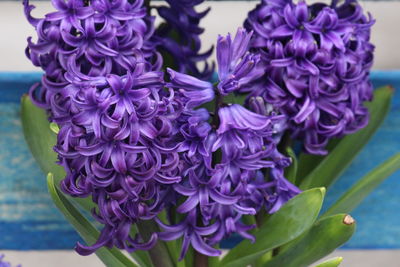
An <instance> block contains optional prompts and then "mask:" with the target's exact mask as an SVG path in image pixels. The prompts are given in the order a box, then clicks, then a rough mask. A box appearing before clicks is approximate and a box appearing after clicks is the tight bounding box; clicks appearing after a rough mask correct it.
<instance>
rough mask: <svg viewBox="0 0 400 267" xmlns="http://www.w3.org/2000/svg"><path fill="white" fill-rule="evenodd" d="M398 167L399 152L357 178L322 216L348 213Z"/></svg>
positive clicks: (399, 160) (399, 162) (399, 163)
mask: <svg viewBox="0 0 400 267" xmlns="http://www.w3.org/2000/svg"><path fill="white" fill-rule="evenodd" d="M399 168H400V153H399V154H396V155H394V156H393V157H391V158H390V159H388V160H386V161H385V162H384V163H382V164H381V165H380V166H378V167H376V168H375V169H374V170H372V171H371V172H370V173H368V174H367V175H366V176H364V177H363V178H362V179H360V180H358V181H357V182H356V184H355V185H353V186H352V187H351V188H350V189H349V190H348V191H347V192H346V193H344V194H343V195H342V196H341V197H340V198H339V200H338V201H337V202H336V203H335V204H333V205H332V206H331V207H330V208H329V209H328V210H327V211H326V213H325V214H324V215H323V216H329V215H332V214H336V213H349V212H351V211H352V210H353V209H354V208H356V207H357V206H358V205H359V204H360V203H361V201H363V200H364V198H366V197H367V196H368V195H369V194H370V193H371V192H372V191H373V190H374V189H375V188H376V187H377V186H378V185H379V184H380V183H382V182H383V181H384V180H385V179H386V178H387V177H389V176H390V175H391V174H392V173H394V172H395V171H397V170H398V169H399Z"/></svg>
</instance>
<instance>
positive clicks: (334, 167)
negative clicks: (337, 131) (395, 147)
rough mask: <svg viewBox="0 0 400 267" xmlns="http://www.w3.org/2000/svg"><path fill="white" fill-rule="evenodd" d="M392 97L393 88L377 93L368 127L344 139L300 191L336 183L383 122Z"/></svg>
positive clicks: (314, 170)
mask: <svg viewBox="0 0 400 267" xmlns="http://www.w3.org/2000/svg"><path fill="white" fill-rule="evenodd" d="M392 95H393V88H391V87H382V88H380V89H378V90H376V91H375V94H374V101H373V102H371V103H367V104H366V105H368V106H369V111H370V120H369V123H368V125H367V126H366V127H365V128H364V129H362V130H360V131H358V132H357V133H355V134H351V135H348V136H346V137H344V138H343V139H342V140H341V141H340V142H339V144H337V145H336V147H335V148H334V149H333V150H332V151H330V153H329V154H328V155H327V156H326V157H325V158H324V159H323V160H322V161H321V163H320V164H319V165H318V166H317V167H316V168H315V169H313V170H312V171H311V173H310V174H309V175H308V176H307V177H306V178H305V179H304V181H303V182H302V183H301V184H300V189H302V190H305V189H308V188H313V187H320V186H324V187H329V186H330V185H331V184H332V183H334V182H335V180H336V179H337V178H338V177H339V176H340V175H341V174H342V173H343V172H344V171H345V170H346V168H347V167H348V166H349V165H350V163H351V162H352V161H353V159H354V158H355V157H356V155H357V154H358V153H359V152H360V151H361V149H362V148H363V147H364V145H365V144H366V143H367V142H368V140H369V139H370V138H371V137H372V135H373V134H374V133H375V132H376V130H377V129H378V128H379V126H380V125H381V123H382V122H383V120H384V118H385V117H386V115H387V113H388V111H389V109H390V102H391V98H392Z"/></svg>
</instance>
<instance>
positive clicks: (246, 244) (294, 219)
mask: <svg viewBox="0 0 400 267" xmlns="http://www.w3.org/2000/svg"><path fill="white" fill-rule="evenodd" d="M324 195H325V189H324V188H314V189H310V190H307V191H304V192H302V193H301V194H299V195H297V196H296V197H294V198H292V199H291V200H289V201H288V202H287V203H286V204H285V205H284V206H283V207H282V208H281V209H280V210H279V211H277V212H276V213H274V214H272V215H271V216H270V217H269V218H268V220H266V221H265V222H264V224H263V225H262V226H261V228H260V229H259V230H257V231H256V232H255V233H254V235H255V237H256V241H255V243H254V244H251V242H250V241H248V240H244V241H242V242H240V243H239V244H238V245H237V246H236V247H234V248H233V249H232V250H230V251H229V252H228V254H227V255H226V256H225V257H224V258H223V259H222V261H221V266H227V267H235V266H237V267H243V266H246V265H248V264H250V263H252V262H254V261H255V260H256V259H257V258H259V257H261V256H262V255H264V254H265V253H266V252H268V251H270V250H272V249H274V248H276V247H279V246H281V245H283V244H285V243H287V242H289V241H291V240H293V239H295V238H296V237H298V236H300V235H301V234H302V233H303V232H305V231H306V230H308V229H309V228H310V227H311V226H312V224H313V223H314V222H315V220H316V218H317V216H318V213H319V211H320V209H321V205H322V201H323V199H324Z"/></svg>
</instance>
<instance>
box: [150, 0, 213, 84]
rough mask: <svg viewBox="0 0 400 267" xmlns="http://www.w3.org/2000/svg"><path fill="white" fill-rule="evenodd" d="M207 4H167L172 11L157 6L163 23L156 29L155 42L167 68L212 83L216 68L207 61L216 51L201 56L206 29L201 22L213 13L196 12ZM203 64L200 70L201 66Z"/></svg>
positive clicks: (183, 0)
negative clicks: (202, 40)
mask: <svg viewBox="0 0 400 267" xmlns="http://www.w3.org/2000/svg"><path fill="white" fill-rule="evenodd" d="M203 1H204V0H167V1H166V2H167V3H168V5H169V7H167V6H156V7H155V8H156V9H157V12H158V14H159V15H160V17H161V18H163V19H164V22H163V23H162V24H161V25H160V26H159V27H158V28H157V30H156V32H155V34H154V36H153V38H152V40H153V41H154V43H155V44H156V47H157V49H158V50H159V51H160V52H161V53H163V55H165V56H166V57H164V60H165V63H166V66H167V67H170V68H174V69H176V70H177V71H179V72H181V73H187V74H190V75H193V76H194V77H197V78H202V79H205V80H207V79H210V78H211V76H212V74H213V71H214V67H213V66H209V65H208V63H207V61H206V60H207V58H208V57H209V56H210V55H211V53H212V51H213V48H212V47H211V48H210V49H209V50H208V51H206V52H204V53H201V52H200V49H201V41H200V35H201V34H202V33H203V31H204V29H203V28H201V27H200V21H201V19H202V18H204V17H205V16H206V15H207V14H208V12H209V11H210V9H209V8H208V9H206V10H205V11H202V12H197V11H196V10H195V7H196V6H197V5H199V4H201V3H202V2H203ZM199 62H202V63H203V64H204V69H203V70H200V69H199V66H198V63H199Z"/></svg>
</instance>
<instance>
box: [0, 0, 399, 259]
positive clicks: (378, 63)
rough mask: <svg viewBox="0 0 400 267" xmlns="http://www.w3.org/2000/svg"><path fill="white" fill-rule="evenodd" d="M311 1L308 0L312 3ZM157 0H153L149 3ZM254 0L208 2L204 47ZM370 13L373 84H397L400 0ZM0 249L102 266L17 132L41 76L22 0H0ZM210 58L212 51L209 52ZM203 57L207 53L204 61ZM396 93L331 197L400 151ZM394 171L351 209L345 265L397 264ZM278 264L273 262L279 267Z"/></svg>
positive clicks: (45, 6)
mask: <svg viewBox="0 0 400 267" xmlns="http://www.w3.org/2000/svg"><path fill="white" fill-rule="evenodd" d="M311 2H314V1H307V3H311ZM32 4H34V5H36V6H37V9H36V10H34V12H33V15H34V16H35V17H42V16H43V15H44V14H45V13H47V12H49V11H52V10H53V9H54V8H53V7H52V6H51V3H50V2H49V1H40V2H38V1H32ZM154 4H157V2H154ZM256 4H257V1H207V2H205V3H204V4H202V5H201V6H200V8H199V9H200V10H203V9H205V8H207V7H209V6H210V7H211V11H210V13H209V15H208V16H207V17H206V18H205V19H204V20H203V22H202V24H201V25H202V26H203V28H205V32H204V34H203V35H202V40H203V50H204V51H205V50H207V49H208V48H209V47H210V46H211V45H212V44H214V42H215V40H216V38H217V36H218V34H226V33H228V32H231V33H234V32H235V31H236V29H237V27H238V26H241V25H242V23H243V21H244V19H245V17H246V16H247V12H248V11H250V10H251V9H253V8H254V6H255V5H256ZM362 6H363V7H364V10H366V11H369V12H371V13H372V14H373V17H374V18H375V19H376V25H375V26H374V27H373V33H372V41H373V43H374V44H375V45H376V53H375V65H374V70H375V71H374V72H373V73H372V78H373V81H374V84H375V85H376V86H379V85H384V84H388V83H389V84H392V85H394V86H395V87H397V88H398V90H400V1H398V2H397V1H376V2H371V1H367V2H362ZM0 25H1V26H0V254H2V253H5V254H6V255H7V256H6V259H7V260H8V261H12V262H13V263H15V264H18V263H22V264H23V266H24V267H36V266H40V267H53V266H57V267H63V266H68V267H70V266H85V267H91V266H101V263H100V261H98V260H97V258H96V257H95V256H90V257H80V256H78V255H76V254H75V253H73V252H72V251H71V249H72V248H73V247H74V244H75V242H76V240H77V239H78V236H77V234H76V233H75V232H74V230H73V229H71V228H70V226H69V225H68V223H67V222H65V221H64V218H63V217H62V215H61V214H60V213H58V211H57V210H56V209H55V208H54V207H53V204H52V203H51V201H50V197H49V196H48V194H47V189H46V183H45V176H44V174H43V173H42V172H41V171H40V170H39V168H38V167H37V166H36V164H35V162H34V160H33V158H32V157H31V155H30V153H29V151H28V148H27V147H26V145H25V141H24V139H23V135H22V130H21V124H20V122H19V113H18V112H19V104H18V103H19V99H20V97H21V95H22V94H23V93H24V92H26V91H27V90H28V88H29V86H30V85H31V84H33V83H34V82H35V81H38V80H39V79H40V75H41V74H40V70H39V69H37V68H35V67H34V66H32V64H31V62H30V61H29V60H28V59H26V57H25V54H24V50H25V46H26V38H27V37H28V36H34V40H35V32H34V29H33V28H32V27H31V25H30V24H29V23H28V22H27V21H26V19H25V17H24V14H23V9H22V3H21V1H2V0H0ZM211 59H213V57H211ZM211 59H210V60H211ZM399 136H400V99H399V94H398V93H397V97H396V100H395V103H394V105H393V107H392V111H391V114H390V116H389V118H388V120H387V121H386V122H385V123H384V124H383V126H382V128H381V129H380V131H379V133H378V134H377V135H376V136H375V137H374V138H373V139H372V141H371V142H370V144H369V145H368V147H367V149H366V150H365V151H363V152H362V153H361V154H360V155H359V156H358V157H357V159H356V160H355V162H354V164H352V166H351V167H350V169H349V170H348V171H347V172H346V173H345V174H344V175H343V176H342V178H341V179H340V181H339V182H338V183H337V184H336V185H335V186H334V187H333V188H332V189H331V191H332V193H333V197H330V198H328V199H327V203H332V202H333V201H334V199H335V198H337V197H338V196H339V195H340V193H341V192H342V191H343V190H344V188H347V187H349V186H350V185H351V184H352V183H354V182H355V181H356V180H357V179H358V178H360V177H361V176H362V175H363V174H365V173H367V172H368V171H369V170H371V169H372V168H373V166H376V165H377V164H379V163H381V162H383V161H384V160H385V159H386V158H387V157H389V156H390V155H392V154H394V153H395V152H396V151H400V142H399V141H398V140H399ZM399 179H400V174H395V175H394V176H393V177H391V178H390V179H388V180H387V181H386V182H384V183H383V184H382V185H381V186H380V187H379V188H378V189H377V190H376V191H375V192H374V193H373V194H372V195H371V196H370V197H368V198H367V199H366V201H365V202H364V203H363V204H362V205H361V206H360V207H359V208H357V210H356V211H355V212H353V213H352V215H353V217H354V218H355V219H356V220H357V222H358V229H357V232H356V234H355V236H354V237H353V238H352V240H351V241H350V242H349V243H348V244H346V245H345V247H344V249H345V250H340V251H337V252H335V255H341V256H344V257H345V260H344V262H343V266H345V267H347V266H349V267H369V266H371V267H375V266H385V267H398V266H400V264H399V263H398V262H400V251H398V249H400V216H399V215H398V214H400V212H399V211H400V194H399V192H400V182H399ZM279 267H280V266H279Z"/></svg>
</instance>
